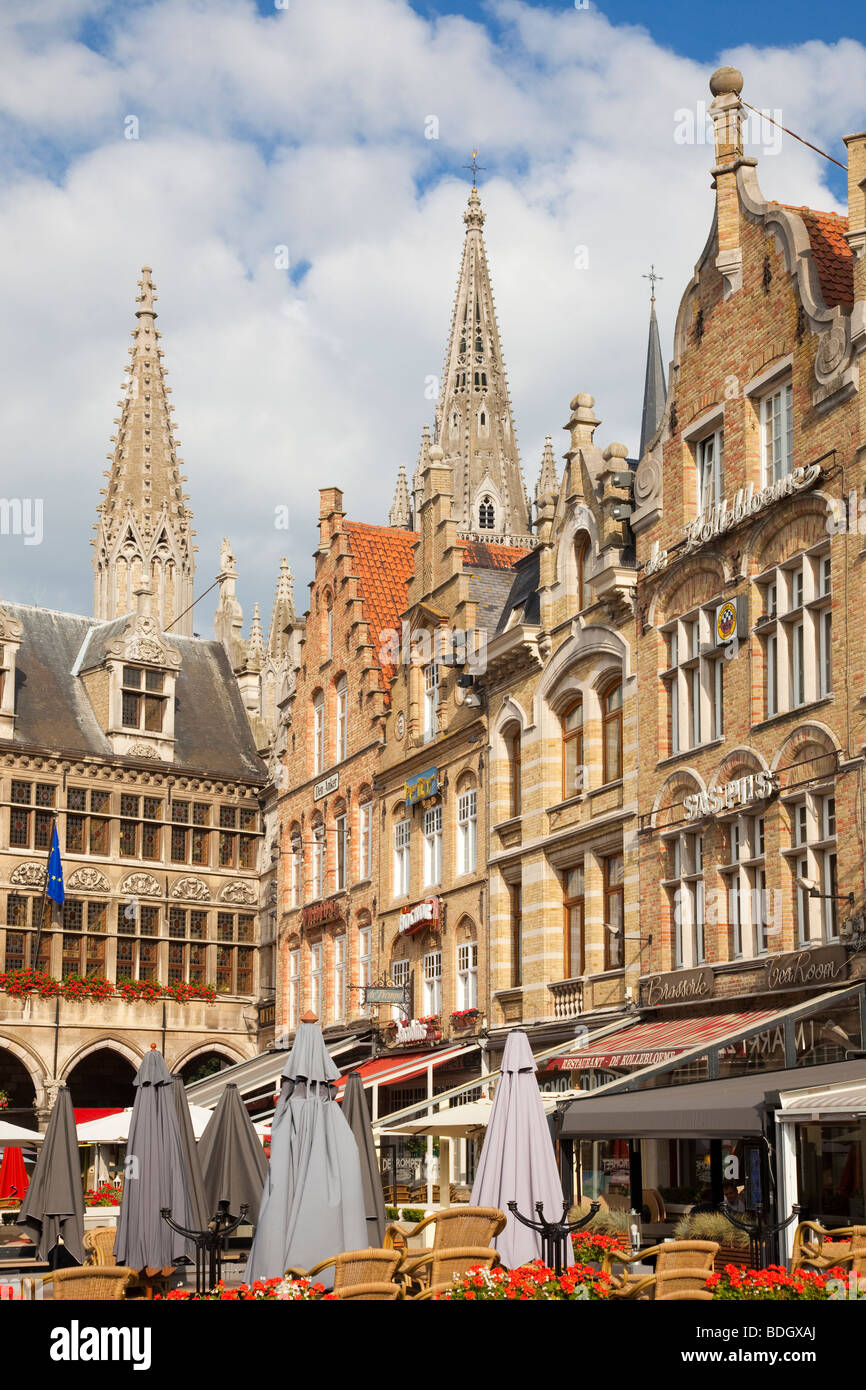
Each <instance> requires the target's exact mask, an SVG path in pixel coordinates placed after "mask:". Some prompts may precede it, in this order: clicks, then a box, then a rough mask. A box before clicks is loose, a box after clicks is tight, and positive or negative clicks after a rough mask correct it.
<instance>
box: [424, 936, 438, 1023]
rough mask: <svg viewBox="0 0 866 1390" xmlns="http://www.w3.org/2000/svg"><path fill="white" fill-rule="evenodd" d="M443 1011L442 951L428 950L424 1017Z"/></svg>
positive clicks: (425, 963)
mask: <svg viewBox="0 0 866 1390" xmlns="http://www.w3.org/2000/svg"><path fill="white" fill-rule="evenodd" d="M441 1012H442V952H441V951H428V952H427V954H426V956H425V957H424V1017H425V1018H429V1017H430V1016H431V1015H432V1014H439V1013H441Z"/></svg>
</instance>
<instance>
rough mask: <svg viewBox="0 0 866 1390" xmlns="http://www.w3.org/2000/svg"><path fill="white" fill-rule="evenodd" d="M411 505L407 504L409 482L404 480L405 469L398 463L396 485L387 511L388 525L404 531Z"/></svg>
mask: <svg viewBox="0 0 866 1390" xmlns="http://www.w3.org/2000/svg"><path fill="white" fill-rule="evenodd" d="M410 516H411V507H410V504H409V484H408V482H407V481H406V469H405V468H404V467H403V465H402V463H401V464H400V471H399V473H398V474H397V486H396V488H395V491H394V501H393V503H392V506H391V510H390V511H389V513H388V525H389V526H399V527H401V528H402V529H403V530H404V531H405V530H407V529H408V527H409V520H410Z"/></svg>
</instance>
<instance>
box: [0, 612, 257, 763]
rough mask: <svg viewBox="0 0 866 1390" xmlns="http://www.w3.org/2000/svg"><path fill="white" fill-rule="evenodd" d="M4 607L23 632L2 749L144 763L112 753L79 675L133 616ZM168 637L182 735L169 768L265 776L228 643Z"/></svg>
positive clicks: (177, 720)
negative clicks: (101, 617) (106, 619)
mask: <svg viewBox="0 0 866 1390" xmlns="http://www.w3.org/2000/svg"><path fill="white" fill-rule="evenodd" d="M3 610H4V612H5V613H7V614H8V615H9V617H10V618H14V619H16V620H17V621H18V622H20V623H21V626H22V629H23V630H22V635H21V645H20V647H19V649H18V658H17V661H16V672H15V675H16V680H15V710H16V719H15V733H14V736H13V738H12V739H11V740H6V739H0V748H2V747H12V748H14V747H15V746H16V745H21V746H26V747H35V748H45V749H51V750H56V751H57V752H59V753H65V754H71V755H75V754H78V755H79V756H81V757H99V758H105V759H108V760H110V761H112V762H117V763H123V762H127V761H128V762H130V763H140V761H141V760H140V759H138V758H129V759H126V758H124V757H122V756H121V755H119V754H117V753H114V752H113V751H112V748H111V744H110V742H109V740H108V738H107V737H106V735H105V734H104V733H103V731H102V729H101V728H100V727H99V724H98V723H97V720H96V716H95V714H94V712H93V709H92V706H91V704H90V700H89V698H88V695H87V691H86V689H85V686H84V681H83V679H82V678H81V676H80V675H78V674H77V672H78V671H79V670H80V669H81V663H82V661H84V662H85V664H86V666H87V667H88V668H93V667H94V666H98V665H99V664H100V662H101V661H102V658H103V656H104V653H105V646H106V643H107V642H108V641H110V640H112V639H113V638H115V637H117V636H118V635H119V633H120V632H121V631H122V630H123V628H124V627H125V625H126V622H127V619H126V618H120V619H115V620H114V621H113V622H110V623H97V622H95V621H94V620H93V619H92V618H85V617H82V616H81V615H80V614H78V613H58V612H55V611H53V610H52V609H47V608H32V607H30V606H28V605H26V604H21V603H4V604H3ZM169 640H170V642H171V645H172V646H173V647H176V648H177V650H178V651H179V653H180V656H181V662H182V664H181V668H180V671H179V672H178V676H177V684H176V687H175V700H176V704H175V734H176V741H175V749H174V762H173V763H172V764H170V766H172V767H175V768H183V769H189V770H190V771H195V772H198V773H201V774H204V775H206V776H209V777H225V778H243V779H246V780H254V781H264V779H265V770H264V767H263V765H262V763H261V760H260V759H259V757H258V755H257V753H256V746H255V740H254V738H253V735H252V730H251V729H250V724H249V720H248V719H247V716H246V712H245V710H244V707H243V704H242V702H241V697H240V691H239V690H238V685H237V681H236V680H235V678H234V675H233V673H232V670H231V666H230V664H229V661H228V657H227V656H226V653H225V650H224V648H223V647H222V644H221V643H219V642H212V641H203V640H202V639H201V638H197V637H175V636H174V634H173V633H171V634H169ZM157 765H158V764H156V763H154V766H157ZM163 766H165V764H163Z"/></svg>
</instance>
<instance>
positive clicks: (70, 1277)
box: [41, 1265, 138, 1303]
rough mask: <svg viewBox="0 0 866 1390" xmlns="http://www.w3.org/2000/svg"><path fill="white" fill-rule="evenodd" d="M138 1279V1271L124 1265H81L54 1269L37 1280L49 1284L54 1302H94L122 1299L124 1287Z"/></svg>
mask: <svg viewBox="0 0 866 1390" xmlns="http://www.w3.org/2000/svg"><path fill="white" fill-rule="evenodd" d="M137 1278H138V1270H136V1269H129V1268H128V1267H127V1266H126V1265H82V1267H81V1268H80V1269H56V1270H55V1271H54V1272H53V1274H46V1275H45V1278H44V1279H42V1280H41V1285H42V1287H43V1288H44V1287H45V1285H46V1284H51V1285H53V1291H52V1298H53V1299H54V1301H55V1303H57V1302H62V1301H66V1300H70V1301H73V1302H78V1301H80V1300H85V1301H87V1302H98V1301H102V1300H117V1301H119V1300H120V1299H122V1298H123V1296H124V1294H125V1293H126V1290H127V1288H129V1286H130V1284H133V1283H134V1282H135V1281H136V1280H137Z"/></svg>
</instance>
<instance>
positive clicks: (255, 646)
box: [247, 603, 265, 668]
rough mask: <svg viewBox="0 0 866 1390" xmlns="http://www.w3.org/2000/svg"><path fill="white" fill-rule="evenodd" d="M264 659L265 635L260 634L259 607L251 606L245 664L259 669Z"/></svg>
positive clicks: (256, 605)
mask: <svg viewBox="0 0 866 1390" xmlns="http://www.w3.org/2000/svg"><path fill="white" fill-rule="evenodd" d="M264 659H265V634H264V633H263V632H262V620H261V618H260V617H259V605H258V604H257V603H256V604H254V605H253V620H252V622H251V624H250V635H249V639H248V640H247V664H248V665H249V666H253V665H255V666H257V667H259V668H260V667H261V665H262V662H263V661H264Z"/></svg>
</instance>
